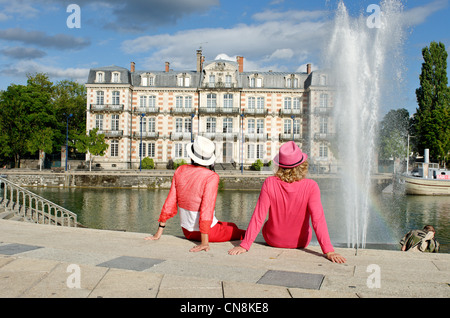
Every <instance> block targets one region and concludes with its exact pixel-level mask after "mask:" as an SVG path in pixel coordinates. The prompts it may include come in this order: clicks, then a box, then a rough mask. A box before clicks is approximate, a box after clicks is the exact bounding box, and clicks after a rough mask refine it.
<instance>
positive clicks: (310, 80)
mask: <svg viewBox="0 0 450 318" xmlns="http://www.w3.org/2000/svg"><path fill="white" fill-rule="evenodd" d="M213 63H227V64H229V65H230V66H232V67H234V68H236V73H235V74H236V79H237V88H245V89H246V88H253V87H250V78H252V77H255V76H257V77H260V78H262V79H263V87H262V88H264V89H287V87H286V80H287V78H289V77H294V78H297V79H298V87H297V88H299V89H304V88H308V87H309V86H320V85H323V81H321V76H326V72H323V71H314V72H312V73H311V74H307V73H304V72H272V71H268V72H267V71H265V72H258V71H252V72H249V71H246V72H242V73H239V72H238V63H236V62H233V61H228V60H214V61H210V62H205V63H204V68H203V72H202V73H199V72H197V71H192V70H188V71H176V70H175V71H174V70H169V71H168V72H166V71H150V70H140V71H135V72H130V71H129V70H128V69H126V68H123V67H120V66H115V65H111V66H106V67H98V68H93V69H91V70H90V71H89V76H88V80H87V82H86V84H97V83H96V82H95V80H96V73H97V72H103V73H104V74H105V75H104V81H103V83H106V84H130V85H132V86H134V87H139V86H142V84H141V81H142V75H146V74H149V75H151V76H154V85H153V87H162V88H170V87H173V88H175V87H178V85H177V84H178V83H177V77H178V76H179V75H180V74H185V76H188V77H190V82H189V86H188V88H189V87H190V88H198V87H200V86H201V83H202V81H203V78H204V75H205V68H206V69H210V68H209V66H211V64H213ZM114 72H119V73H120V83H113V82H112V73H114ZM326 84H329V81H328V80H327V83H326Z"/></svg>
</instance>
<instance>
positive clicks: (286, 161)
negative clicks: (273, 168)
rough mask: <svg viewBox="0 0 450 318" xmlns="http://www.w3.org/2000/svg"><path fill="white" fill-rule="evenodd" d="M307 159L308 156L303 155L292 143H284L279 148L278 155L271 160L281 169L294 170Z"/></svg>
mask: <svg viewBox="0 0 450 318" xmlns="http://www.w3.org/2000/svg"><path fill="white" fill-rule="evenodd" d="M306 159H308V155H307V154H306V153H303V152H302V150H301V149H300V148H299V147H298V146H297V145H296V144H295V142H293V141H289V142H287V143H285V144H284V145H283V146H281V148H280V152H279V154H278V155H276V156H275V158H273V161H274V162H275V164H277V165H278V166H280V167H281V168H288V169H289V168H295V167H297V166H299V165H301V164H302V163H304V162H305V161H306Z"/></svg>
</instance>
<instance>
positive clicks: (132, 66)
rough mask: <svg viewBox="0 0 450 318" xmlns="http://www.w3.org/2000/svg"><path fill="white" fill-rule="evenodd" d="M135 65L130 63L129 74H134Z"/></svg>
mask: <svg viewBox="0 0 450 318" xmlns="http://www.w3.org/2000/svg"><path fill="white" fill-rule="evenodd" d="M135 65H136V64H135V63H134V62H131V66H130V71H131V73H134V66H135Z"/></svg>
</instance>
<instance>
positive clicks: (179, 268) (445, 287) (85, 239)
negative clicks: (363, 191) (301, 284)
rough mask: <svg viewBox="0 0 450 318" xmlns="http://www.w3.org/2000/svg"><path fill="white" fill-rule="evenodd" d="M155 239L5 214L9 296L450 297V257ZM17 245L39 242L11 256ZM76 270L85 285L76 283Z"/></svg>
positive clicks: (2, 280) (0, 281) (5, 292)
mask: <svg viewBox="0 0 450 318" xmlns="http://www.w3.org/2000/svg"><path fill="white" fill-rule="evenodd" d="M146 235H147V234H145V233H128V232H117V231H105V230H96V229H82V228H63V227H56V226H50V225H37V224H31V223H23V222H16V221H10V220H0V297H30V298H40V297H57V298H110V297H114V298H117V297H124V298H125V297H126V298H128V297H133V298H138V297H139V298H140V297H145V298H188V299H196V298H200V299H201V298H214V299H221V298H222V299H224V298H227V299H228V298H229V299H241V300H242V299H246V298H248V299H255V298H261V299H262V298H280V299H281V298H297V297H298V298H303V297H307V298H380V297H382V298H385V297H388V298H405V297H411V298H416V297H420V298H448V297H450V287H449V283H450V271H449V269H450V254H425V253H424V254H418V253H405V252H400V251H384V250H358V255H355V251H354V250H352V249H345V248H343V249H337V251H338V252H339V253H341V254H342V255H343V256H344V257H346V258H347V263H346V264H333V263H331V262H329V261H328V260H327V259H325V257H324V256H323V255H322V253H321V252H320V248H319V247H317V246H311V247H308V248H307V249H304V250H290V249H276V248H272V247H269V246H266V245H264V244H255V245H254V246H252V249H251V250H250V252H248V253H245V254H242V255H238V256H230V255H228V254H227V251H228V250H229V249H230V248H232V247H233V245H235V244H237V242H225V243H211V250H210V251H209V252H201V253H190V252H189V249H190V248H191V247H192V246H193V244H195V243H193V242H191V241H188V240H186V239H184V238H180V237H174V236H163V237H162V238H161V239H160V240H158V241H145V240H144V237H145V236H146ZM11 244H16V245H13V246H16V247H19V246H23V245H26V246H28V247H30V248H29V249H24V250H20V249H16V250H14V251H15V252H14V253H5V254H2V250H3V251H11V249H10V247H11V246H12V245H11ZM33 247H39V248H33ZM136 260H137V261H138V264H140V265H142V264H144V266H140V265H139V266H137V265H136V263H133V262H134V261H136ZM114 262H115V263H114ZM139 262H141V263H139ZM142 262H143V263H142ZM117 264H121V267H122V268H117V267H119V266H117ZM74 268H75V269H78V274H79V281H80V286H79V288H78V287H74V288H72V287H73V285H74V284H75V283H76V279H75V278H76V277H75V276H73V275H75V274H76V273H77V271H75V270H74ZM373 268H375V269H378V273H377V272H376V271H374V270H373ZM271 271H272V272H273V271H282V272H285V273H286V272H289V273H293V274H296V275H300V274H301V273H303V274H304V273H306V274H315V275H323V277H324V278H323V281H322V283H321V284H320V288H319V289H318V290H312V289H305V288H296V287H293V286H292V285H290V284H287V283H283V281H282V280H280V281H278V282H273V281H271V284H267V282H264V280H261V279H262V278H263V277H264V276H265V275H266V274H267V273H268V272H271ZM377 275H378V276H377ZM297 277H298V276H297ZM377 279H378V280H379V286H376V284H375V283H376V280H377ZM75 285H76V284H75ZM71 286H72V287H71Z"/></svg>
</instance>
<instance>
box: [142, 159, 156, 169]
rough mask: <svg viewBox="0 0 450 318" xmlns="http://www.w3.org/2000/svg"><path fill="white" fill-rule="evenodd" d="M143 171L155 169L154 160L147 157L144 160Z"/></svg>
mask: <svg viewBox="0 0 450 318" xmlns="http://www.w3.org/2000/svg"><path fill="white" fill-rule="evenodd" d="M141 167H142V169H155V162H154V161H153V159H152V158H149V157H145V158H144V159H142V166H141Z"/></svg>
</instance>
